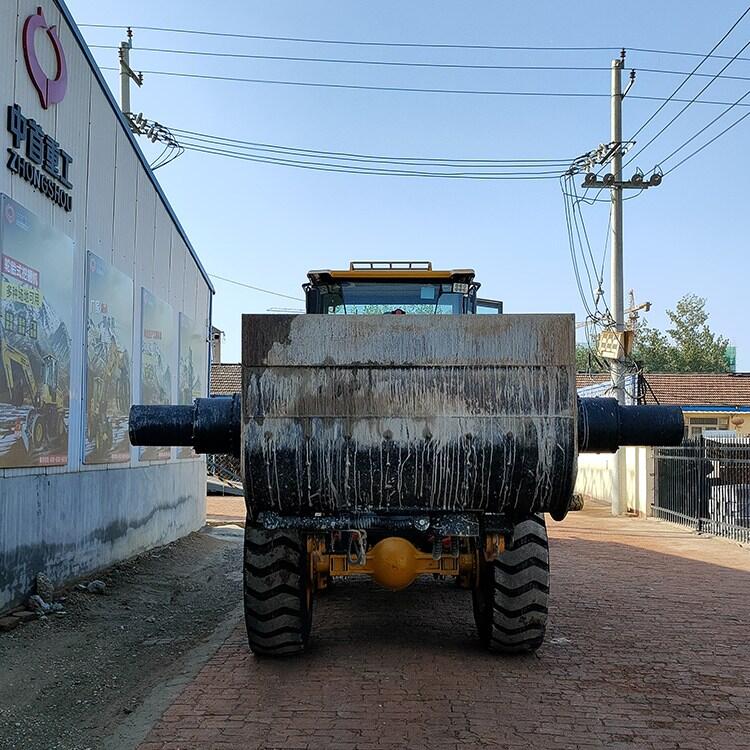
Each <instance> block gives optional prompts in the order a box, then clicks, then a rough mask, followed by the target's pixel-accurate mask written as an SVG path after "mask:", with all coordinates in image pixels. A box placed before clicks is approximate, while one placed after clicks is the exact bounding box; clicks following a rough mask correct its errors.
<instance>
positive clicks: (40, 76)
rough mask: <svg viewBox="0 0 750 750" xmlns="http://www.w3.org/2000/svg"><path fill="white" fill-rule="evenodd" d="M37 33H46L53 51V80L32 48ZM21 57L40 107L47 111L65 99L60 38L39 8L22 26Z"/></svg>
mask: <svg viewBox="0 0 750 750" xmlns="http://www.w3.org/2000/svg"><path fill="white" fill-rule="evenodd" d="M37 31H46V32H47V36H48V37H49V40H50V42H51V43H52V47H53V48H54V50H55V57H56V58H57V75H56V77H55V78H50V77H49V76H48V75H47V74H46V73H45V72H44V70H42V66H41V65H40V64H39V58H37V56H36V47H35V46H34V39H35V35H36V32H37ZM23 56H24V59H25V60H26V68H27V70H28V71H29V75H30V76H31V80H32V81H33V83H34V88H35V89H36V90H37V93H38V94H39V101H40V102H41V103H42V107H44V109H48V108H49V107H50V105H52V104H58V103H59V102H61V101H62V100H63V99H64V98H65V92H66V90H67V88H68V65H67V63H66V61H65V51H64V50H63V48H62V44H61V43H60V37H59V36H58V35H57V28H56V27H55V26H47V21H46V19H45V18H44V11H43V10H42V9H41V8H37V9H36V13H35V14H33V15H31V16H29V17H28V18H27V19H26V23H25V24H24V25H23Z"/></svg>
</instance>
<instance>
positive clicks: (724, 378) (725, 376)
mask: <svg viewBox="0 0 750 750" xmlns="http://www.w3.org/2000/svg"><path fill="white" fill-rule="evenodd" d="M644 377H645V379H646V382H647V383H648V386H650V389H649V388H648V387H647V388H646V403H647V404H653V403H656V400H658V403H660V404H677V405H678V406H739V407H750V373H747V372H738V373H704V372H685V373H667V372H653V373H647V374H646V375H645V376H644ZM606 380H609V375H608V374H602V373H595V374H593V375H588V374H586V373H580V372H579V373H578V374H577V375H576V387H577V388H582V387H584V386H587V385H594V384H595V383H602V382H604V381H606ZM652 392H653V393H652ZM654 396H655V397H656V400H655V399H654Z"/></svg>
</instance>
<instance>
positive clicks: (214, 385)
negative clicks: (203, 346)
mask: <svg viewBox="0 0 750 750" xmlns="http://www.w3.org/2000/svg"><path fill="white" fill-rule="evenodd" d="M241 390H242V365H240V364H236V363H232V364H224V363H221V364H219V365H211V395H212V396H230V395H231V394H232V393H239V392H240V391H241Z"/></svg>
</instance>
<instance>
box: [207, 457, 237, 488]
mask: <svg viewBox="0 0 750 750" xmlns="http://www.w3.org/2000/svg"><path fill="white" fill-rule="evenodd" d="M206 473H207V474H208V476H209V477H216V478H217V479H221V480H222V481H224V482H234V483H238V484H242V470H241V469H240V459H239V458H237V457H235V456H228V455H225V454H221V453H209V454H207V455H206Z"/></svg>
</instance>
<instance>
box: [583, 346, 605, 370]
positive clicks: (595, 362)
mask: <svg viewBox="0 0 750 750" xmlns="http://www.w3.org/2000/svg"><path fill="white" fill-rule="evenodd" d="M576 372H604V367H603V365H602V362H601V361H600V360H599V359H598V358H597V357H596V356H595V355H594V354H593V353H592V352H591V350H590V349H589V348H588V346H587V345H586V344H576Z"/></svg>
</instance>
